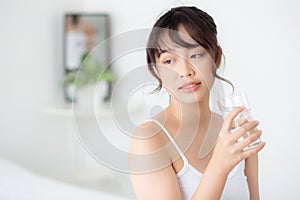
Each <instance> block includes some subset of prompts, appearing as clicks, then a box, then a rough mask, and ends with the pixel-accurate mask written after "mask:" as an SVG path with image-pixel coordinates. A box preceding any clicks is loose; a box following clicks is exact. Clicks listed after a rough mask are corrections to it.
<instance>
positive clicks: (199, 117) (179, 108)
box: [167, 99, 211, 127]
mask: <svg viewBox="0 0 300 200" xmlns="http://www.w3.org/2000/svg"><path fill="white" fill-rule="evenodd" d="M208 101H209V99H205V100H203V101H201V102H195V103H182V102H179V101H176V100H172V101H171V104H170V106H169V107H168V108H167V111H168V112H169V113H170V114H171V115H172V116H173V117H174V118H175V120H176V121H177V122H178V123H179V124H181V125H187V126H191V125H197V126H199V125H200V124H201V125H202V127H203V125H208V124H209V123H210V119H211V110H210V108H209V103H208Z"/></svg>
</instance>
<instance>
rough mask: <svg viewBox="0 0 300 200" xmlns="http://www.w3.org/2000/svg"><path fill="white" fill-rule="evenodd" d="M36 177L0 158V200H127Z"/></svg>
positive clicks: (126, 199)
mask: <svg viewBox="0 0 300 200" xmlns="http://www.w3.org/2000/svg"><path fill="white" fill-rule="evenodd" d="M128 199H129V198H125V197H120V196H117V195H113V194H109V193H104V192H98V191H95V190H90V189H86V188H83V187H79V186H74V185H69V184H67V183H63V182H60V181H56V180H52V179H49V178H46V177H42V176H39V175H36V174H34V173H32V172H30V171H28V170H26V169H24V168H22V167H20V166H18V165H16V164H13V163H12V162H9V161H7V160H4V159H2V158H0V200H128Z"/></svg>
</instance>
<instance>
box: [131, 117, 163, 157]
mask: <svg viewBox="0 0 300 200" xmlns="http://www.w3.org/2000/svg"><path fill="white" fill-rule="evenodd" d="M162 146H163V130H162V128H161V127H160V126H158V125H157V124H156V123H155V122H153V121H147V122H144V123H142V124H140V125H138V126H137V127H135V129H134V131H133V134H132V138H131V140H130V151H131V152H132V153H149V152H153V151H157V150H158V149H160V148H161V147H162Z"/></svg>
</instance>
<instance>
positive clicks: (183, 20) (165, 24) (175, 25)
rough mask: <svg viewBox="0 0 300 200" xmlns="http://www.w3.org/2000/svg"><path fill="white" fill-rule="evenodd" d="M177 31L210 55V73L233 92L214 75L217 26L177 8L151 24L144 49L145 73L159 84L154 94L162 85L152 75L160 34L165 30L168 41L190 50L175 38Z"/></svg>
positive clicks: (219, 55) (204, 16)
mask: <svg viewBox="0 0 300 200" xmlns="http://www.w3.org/2000/svg"><path fill="white" fill-rule="evenodd" d="M180 27H183V28H184V29H185V30H186V31H187V33H188V34H189V36H190V37H191V38H192V39H193V40H195V41H196V42H197V43H198V44H200V45H201V46H202V47H203V48H205V50H206V51H207V52H208V53H209V54H210V55H211V57H212V58H213V60H214V62H215V65H216V68H215V69H214V71H213V73H214V75H215V77H216V78H219V79H221V80H223V81H225V82H227V83H229V84H230V85H231V86H232V88H234V87H233V84H232V83H231V82H230V81H229V80H227V79H225V78H223V77H221V76H219V75H218V74H217V73H216V71H217V69H218V68H219V67H220V65H221V60H222V48H221V47H220V46H219V43H218V40H217V26H216V24H215V22H214V20H213V18H212V17H211V16H210V15H208V14H207V13H206V12H204V11H202V10H200V9H198V8H196V7H186V6H181V7H175V8H172V9H171V10H169V11H168V12H166V13H165V14H164V15H162V16H161V17H160V18H159V19H158V20H157V21H156V23H155V24H154V26H153V29H152V31H151V33H150V36H149V40H148V44H147V49H146V53H147V63H148V69H149V70H150V72H151V74H152V75H153V76H154V77H155V78H156V79H157V80H158V82H159V85H158V87H157V88H156V89H155V91H159V90H160V89H161V88H162V81H161V79H160V78H159V76H158V74H157V73H156V58H158V57H159V56H160V53H161V51H162V49H161V47H160V44H162V41H161V40H160V37H161V34H162V33H163V32H164V31H165V30H169V31H168V33H169V37H170V39H171V40H172V41H173V42H175V44H178V45H180V46H183V47H191V46H192V45H193V44H189V43H188V42H186V41H184V40H183V39H182V38H181V37H180V35H179V34H178V29H179V28H180Z"/></svg>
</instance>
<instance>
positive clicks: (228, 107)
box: [218, 92, 261, 150]
mask: <svg viewBox="0 0 300 200" xmlns="http://www.w3.org/2000/svg"><path fill="white" fill-rule="evenodd" d="M218 106H219V109H220V111H221V112H222V114H223V117H224V118H225V117H226V116H227V115H228V113H229V112H231V111H232V110H233V109H234V108H236V107H240V106H243V107H244V110H243V111H242V112H240V113H239V114H238V116H237V117H236V118H235V119H234V129H233V130H232V131H234V130H236V129H237V128H239V127H240V126H241V125H243V124H244V123H245V122H247V121H248V122H250V121H253V120H254V118H253V114H252V112H251V107H250V104H249V101H248V98H247V95H246V93H245V92H238V93H234V94H233V95H230V96H227V97H225V98H224V99H221V100H219V101H218ZM255 130H256V128H255V129H253V130H251V131H255ZM250 134H251V132H247V133H246V134H245V135H243V136H242V137H240V138H239V139H238V141H242V140H243V139H244V138H246V137H248V136H249V135H250ZM260 142H261V139H260V138H258V139H257V140H255V141H254V142H252V143H251V144H249V145H248V146H247V147H246V148H244V150H247V149H251V148H253V147H256V146H257V145H258V144H259V143H260Z"/></svg>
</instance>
